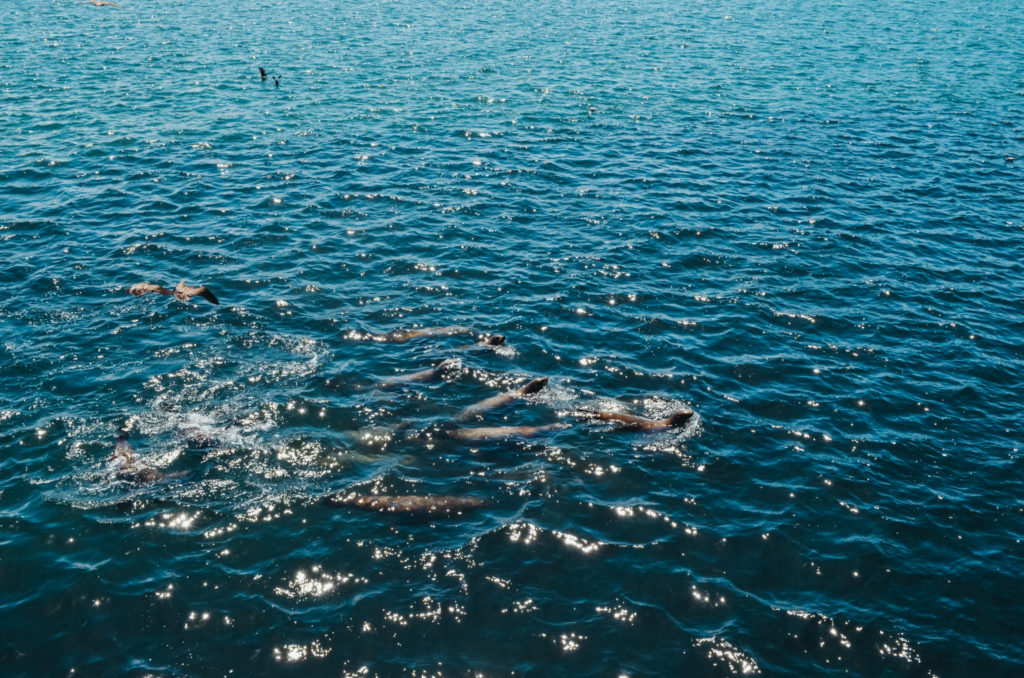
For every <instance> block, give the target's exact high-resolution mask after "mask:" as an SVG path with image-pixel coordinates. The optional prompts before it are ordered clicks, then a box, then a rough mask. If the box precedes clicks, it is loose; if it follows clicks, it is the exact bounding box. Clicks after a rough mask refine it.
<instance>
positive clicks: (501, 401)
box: [455, 377, 548, 421]
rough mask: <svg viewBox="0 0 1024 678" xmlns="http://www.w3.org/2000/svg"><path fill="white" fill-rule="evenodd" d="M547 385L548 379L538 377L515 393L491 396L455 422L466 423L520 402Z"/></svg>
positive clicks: (468, 409)
mask: <svg viewBox="0 0 1024 678" xmlns="http://www.w3.org/2000/svg"><path fill="white" fill-rule="evenodd" d="M547 385H548V378H547V377H538V378H537V379H534V380H532V381H531V382H529V383H528V384H526V386H523V387H522V388H518V389H516V390H514V391H507V392H505V393H499V394H498V395H496V396H491V397H490V398H484V399H483V400H481V401H480V402H478V403H476V404H474V405H470V406H469V407H467V408H466V409H464V410H463V411H462V412H459V413H458V414H457V415H455V421H466V420H467V419H469V418H471V417H474V416H476V415H478V414H480V413H482V412H486V411H487V410H493V409H496V408H499V407H502V406H504V405H507V404H509V403H510V402H512V401H514V400H518V399H519V398H524V397H526V396H528V395H530V394H533V393H536V392H537V391H539V390H541V389H542V388H544V387H545V386H547Z"/></svg>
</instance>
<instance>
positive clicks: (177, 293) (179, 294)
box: [128, 280, 220, 304]
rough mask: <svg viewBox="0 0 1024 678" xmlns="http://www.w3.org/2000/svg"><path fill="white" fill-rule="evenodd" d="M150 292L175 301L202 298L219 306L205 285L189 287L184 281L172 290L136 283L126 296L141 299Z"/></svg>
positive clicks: (151, 284)
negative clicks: (172, 298) (169, 297)
mask: <svg viewBox="0 0 1024 678" xmlns="http://www.w3.org/2000/svg"><path fill="white" fill-rule="evenodd" d="M150 292H155V293H156V294H164V295H167V296H173V297H174V298H175V299H179V300H181V301H188V300H189V299H191V298H192V297H202V298H203V299H206V300H207V301H208V302H210V303H211V304H220V302H219V301H217V297H216V296H214V294H213V292H211V291H210V289H209V288H208V287H207V286H206V285H202V286H200V287H190V286H188V285H186V284H185V281H184V280H182V281H181V282H179V283H178V285H177V286H176V287H175V288H174V289H173V290H169V289H167V288H166V287H163V286H161V285H157V284H154V283H136V284H134V285H132V286H131V287H129V288H128V294H131V295H132V296H136V297H141V296H142V295H143V294H149V293H150Z"/></svg>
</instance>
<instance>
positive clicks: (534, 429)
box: [448, 423, 569, 442]
mask: <svg viewBox="0 0 1024 678" xmlns="http://www.w3.org/2000/svg"><path fill="white" fill-rule="evenodd" d="M567 428H569V424H562V423H556V424H545V425H544V426H478V427H475V428H453V429H451V430H449V431H448V435H449V436H450V437H452V438H455V439H456V440H463V441H467V442H473V441H478V440H483V441H486V440H504V439H505V438H512V437H517V436H518V437H521V438H533V437H534V436H538V435H541V434H543V433H550V432H552V431H562V430H564V429H567Z"/></svg>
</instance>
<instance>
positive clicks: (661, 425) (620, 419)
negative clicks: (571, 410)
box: [583, 410, 693, 431]
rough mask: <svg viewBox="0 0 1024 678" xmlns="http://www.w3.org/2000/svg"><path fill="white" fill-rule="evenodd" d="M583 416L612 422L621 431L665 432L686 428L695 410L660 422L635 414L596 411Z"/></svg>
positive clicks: (672, 415) (586, 412)
mask: <svg viewBox="0 0 1024 678" xmlns="http://www.w3.org/2000/svg"><path fill="white" fill-rule="evenodd" d="M583 415H584V416H585V417H587V418H589V419H598V420H600V421H610V422H612V423H613V424H616V425H617V426H616V428H617V429H618V430H620V431H663V430H665V429H669V428H679V427H682V426H686V425H687V424H688V423H689V422H690V419H692V418H693V410H680V411H679V412H674V413H673V414H671V415H670V416H668V417H667V418H665V419H660V420H658V419H648V418H646V417H638V416H637V415H635V414H623V413H621V412H599V411H595V410H583Z"/></svg>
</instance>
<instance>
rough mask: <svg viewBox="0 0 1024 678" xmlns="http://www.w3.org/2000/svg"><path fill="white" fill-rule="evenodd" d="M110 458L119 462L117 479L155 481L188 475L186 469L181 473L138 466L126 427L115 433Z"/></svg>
mask: <svg viewBox="0 0 1024 678" xmlns="http://www.w3.org/2000/svg"><path fill="white" fill-rule="evenodd" d="M110 458H111V459H113V460H115V461H116V462H117V463H118V464H119V468H118V469H117V478H118V480H127V481H128V482H133V483H155V482H157V481H160V480H168V479H173V478H183V477H185V476H186V475H188V472H187V471H184V472H181V473H164V472H162V471H157V470H156V469H154V468H149V467H147V466H139V465H138V461H139V457H138V455H137V454H136V453H135V448H134V447H132V444H131V443H130V442H129V441H128V429H125V428H122V429H121V430H119V431H118V433H117V444H116V445H114V452H113V454H111V455H110Z"/></svg>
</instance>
